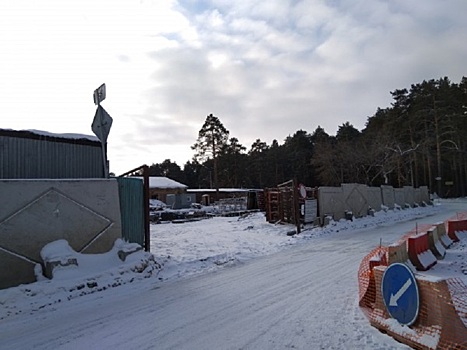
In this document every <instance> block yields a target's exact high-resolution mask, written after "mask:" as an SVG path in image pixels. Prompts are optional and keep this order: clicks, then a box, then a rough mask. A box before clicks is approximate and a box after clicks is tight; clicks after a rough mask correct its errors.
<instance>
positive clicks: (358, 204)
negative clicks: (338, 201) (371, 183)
mask: <svg viewBox="0 0 467 350" xmlns="http://www.w3.org/2000/svg"><path fill="white" fill-rule="evenodd" d="M342 193H343V195H344V202H345V210H347V211H351V212H352V213H353V216H355V217H357V218H360V217H363V216H366V215H367V214H368V186H367V185H360V184H355V183H354V184H342Z"/></svg>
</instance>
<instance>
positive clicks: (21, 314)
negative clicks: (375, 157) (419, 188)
mask: <svg viewBox="0 0 467 350" xmlns="http://www.w3.org/2000/svg"><path fill="white" fill-rule="evenodd" d="M460 211H467V199H457V200H449V201H448V200H446V201H442V202H441V204H440V205H436V206H434V207H425V208H414V209H407V210H400V211H391V210H390V211H388V212H378V213H376V215H375V217H367V218H363V219H356V220H354V221H341V222H333V223H331V225H329V226H327V227H324V228H308V229H306V230H304V231H303V232H302V233H301V234H300V235H295V236H288V235H287V233H288V232H290V231H291V230H293V227H291V226H287V225H272V224H268V223H267V222H266V220H265V218H264V215H263V214H261V213H255V214H251V215H247V216H242V217H229V218H223V217H214V218H211V219H206V220H202V221H197V222H190V223H183V224H157V225H152V226H151V252H152V254H150V253H145V252H142V251H140V252H137V253H133V254H130V255H128V257H127V258H126V260H125V262H123V263H122V262H121V261H120V260H119V259H118V258H117V251H118V250H122V249H123V250H125V247H127V248H128V249H130V250H131V249H132V248H134V247H132V246H126V245H125V244H124V243H122V242H117V243H116V246H115V248H114V249H113V250H112V251H110V252H108V253H106V254H101V255H94V256H84V255H81V254H77V253H74V252H73V251H70V250H69V249H68V248H66V247H67V246H66V244H64V242H61V243H60V242H59V243H57V244H56V245H51V246H49V247H48V249H46V250H44V252H43V255H44V256H48V255H54V256H56V255H57V254H58V255H60V254H61V253H62V254H64V256H66V257H68V258H69V257H74V258H76V260H77V261H78V263H79V266H78V267H76V266H73V265H72V266H69V267H67V268H64V269H62V270H57V271H56V272H55V277H54V279H53V280H46V279H41V280H40V281H38V282H36V283H33V284H29V285H22V286H18V287H14V288H9V289H6V290H0V304H1V308H0V339H1V342H0V349H52V348H53V349H82V348H89V349H108V348H112V349H134V348H138V349H214V348H215V349H287V348H295V349H357V348H358V349H375V348H378V349H404V348H406V347H405V346H404V345H402V344H399V343H397V342H396V341H394V340H393V339H392V338H390V337H388V336H385V335H383V334H381V333H379V332H378V331H377V330H376V329H374V328H372V327H371V326H370V325H369V323H368V321H367V320H366V318H365V317H364V316H363V314H362V313H361V311H360V309H359V307H358V300H357V298H358V283H357V269H358V266H359V264H360V262H361V260H362V258H363V257H364V256H365V255H366V254H367V253H368V252H369V251H370V250H371V249H372V248H374V247H375V246H377V245H379V244H380V243H381V244H383V245H389V244H391V243H394V242H395V241H397V240H398V239H399V238H400V237H401V236H402V235H403V234H405V233H406V232H408V231H410V230H412V229H413V228H414V227H415V226H416V225H417V224H426V223H436V222H439V221H444V220H446V219H447V218H449V217H451V216H453V215H455V213H456V212H460ZM465 236H466V234H463V240H461V242H460V243H456V244H455V245H454V246H453V247H452V248H451V249H449V250H448V253H447V256H446V258H445V259H444V260H443V261H440V262H438V264H437V265H436V266H435V267H434V268H433V269H432V272H429V273H433V274H436V275H438V276H439V275H443V274H445V273H447V271H449V274H450V275H454V276H456V277H460V278H462V279H463V280H464V281H465V283H466V284H467V242H466V241H467V237H465ZM430 271H431V270H430ZM208 272H210V273H208Z"/></svg>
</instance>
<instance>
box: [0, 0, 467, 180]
mask: <svg viewBox="0 0 467 350" xmlns="http://www.w3.org/2000/svg"><path fill="white" fill-rule="evenodd" d="M466 10H467V3H465V1H463V0H451V1H450V2H449V4H447V3H446V2H438V1H435V0H428V1H424V2H423V4H419V3H417V2H406V1H391V2H388V1H383V0H379V1H378V0H375V1H371V2H367V1H363V0H358V1H352V2H343V1H333V2H328V1H323V0H303V1H283V0H271V1H267V2H264V1H251V0H248V1H246V0H245V1H235V2H232V1H226V0H212V1H204V2H197V1H192V0H184V1H182V0H180V1H175V0H170V1H156V0H153V1H144V0H143V1H140V2H135V1H132V0H116V1H112V2H109V1H104V0H93V1H91V0H86V1H66V2H64V1H59V0H44V1H40V2H36V1H33V0H21V1H16V0H15V1H12V0H4V1H2V2H1V3H0V42H2V45H1V47H0V59H1V62H2V65H0V76H1V77H2V80H1V83H0V96H2V97H1V98H0V114H1V115H2V125H0V127H7V128H15V129H21V128H28V129H33V128H34V129H41V128H42V129H46V130H48V131H51V132H77V133H91V131H90V124H91V121H92V117H93V116H94V111H95V106H94V105H93V104H92V97H91V95H92V91H93V90H94V89H95V88H97V87H98V86H99V85H100V84H101V83H103V82H105V83H106V84H107V90H108V93H107V100H106V101H104V102H103V105H104V107H105V108H106V109H107V110H108V111H109V113H110V114H111V115H112V117H113V118H114V124H113V128H112V130H111V132H110V136H109V153H110V154H111V155H112V157H109V158H111V159H114V161H113V162H112V164H113V165H114V166H115V167H118V169H120V171H117V172H123V171H124V170H128V169H127V165H129V164H132V165H134V164H133V163H134V162H135V161H136V159H138V163H140V162H143V163H149V164H150V163H153V162H161V161H163V160H164V159H167V158H171V159H172V160H174V159H175V160H176V161H177V162H178V163H179V164H180V165H182V163H183V162H185V161H186V160H189V159H190V158H191V156H192V151H191V149H190V145H192V144H193V143H194V142H195V140H196V137H197V133H198V131H199V129H200V127H201V126H202V123H203V122H204V119H205V118H206V116H207V115H208V114H210V113H213V114H215V115H216V116H218V117H219V118H220V119H221V121H222V122H223V123H224V125H225V126H226V127H227V129H229V130H230V132H231V135H232V136H234V137H237V138H238V139H239V140H240V142H241V143H242V144H244V145H245V146H246V147H247V148H249V146H250V145H251V143H252V142H253V141H254V140H256V139H257V138H260V139H262V140H263V141H266V142H267V143H270V142H271V141H272V140H273V139H277V140H279V141H280V142H282V141H283V139H284V138H285V137H286V136H287V135H289V134H293V133H294V132H295V131H297V130H299V129H303V130H306V131H308V132H310V133H311V132H313V131H314V130H315V129H316V127H317V126H318V125H321V126H322V127H324V128H325V130H326V131H327V132H328V133H330V134H333V133H335V132H336V131H337V129H338V126H339V125H341V124H342V123H344V122H346V121H349V122H350V123H352V124H353V125H354V126H356V127H357V128H360V129H361V128H363V127H364V125H365V122H366V119H367V117H368V116H369V115H371V114H373V113H374V112H375V110H376V108H377V107H383V108H384V107H386V106H388V105H389V103H390V102H391V100H390V98H391V96H390V94H389V92H390V91H392V90H394V89H396V88H403V87H409V86H410V84H412V83H417V82H420V81H422V80H423V79H432V78H439V77H442V76H449V77H450V78H451V80H453V81H459V80H460V79H461V77H462V75H465V68H464V66H465V61H466V60H467V47H466V45H465V42H466V41H467V23H466V22H465V19H464V14H465V13H466ZM3 116H6V117H3ZM162 149H163V150H164V151H163V152H160V150H162ZM183 149H185V151H184V152H183ZM155 150H158V151H155ZM138 165H140V164H138Z"/></svg>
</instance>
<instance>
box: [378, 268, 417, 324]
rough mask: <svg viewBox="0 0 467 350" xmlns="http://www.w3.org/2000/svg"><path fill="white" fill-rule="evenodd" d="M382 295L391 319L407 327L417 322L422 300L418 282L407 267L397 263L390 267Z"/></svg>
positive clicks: (384, 279)
mask: <svg viewBox="0 0 467 350" xmlns="http://www.w3.org/2000/svg"><path fill="white" fill-rule="evenodd" d="M381 293H382V294H383V300H384V304H385V305H386V309H387V310H388V312H389V314H390V315H391V317H393V318H395V319H396V320H397V321H398V322H399V323H400V324H403V325H407V326H410V325H411V324H413V323H414V322H415V320H416V319H417V317H418V311H419V307H420V298H419V294H418V286H417V280H416V279H415V276H414V274H413V272H412V270H410V268H409V267H408V266H407V265H405V264H400V263H395V264H391V265H390V266H388V268H387V269H386V271H384V274H383V280H382V282H381Z"/></svg>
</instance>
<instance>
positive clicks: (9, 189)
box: [0, 179, 122, 288]
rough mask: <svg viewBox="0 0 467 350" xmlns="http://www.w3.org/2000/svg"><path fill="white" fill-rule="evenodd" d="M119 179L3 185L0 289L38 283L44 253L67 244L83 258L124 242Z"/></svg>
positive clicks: (0, 195)
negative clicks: (56, 243)
mask: <svg viewBox="0 0 467 350" xmlns="http://www.w3.org/2000/svg"><path fill="white" fill-rule="evenodd" d="M119 205H120V203H119V195H118V184H117V181H116V180H115V179H86V180H58V179H57V180H46V179H44V180H42V179H41V180H0V264H1V265H2V266H10V268H8V269H0V288H8V287H11V286H15V285H18V284H22V283H30V282H34V281H35V274H34V269H35V267H36V265H37V264H42V259H41V256H40V251H41V249H42V248H43V247H44V246H45V245H46V244H48V243H50V242H53V241H56V240H58V239H65V240H67V241H68V242H69V244H70V246H71V247H72V248H73V249H74V250H75V251H77V252H80V253H103V252H107V251H109V250H110V249H111V248H112V246H113V244H114V242H115V240H116V239H117V238H121V237H122V233H121V217H120V208H119Z"/></svg>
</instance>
